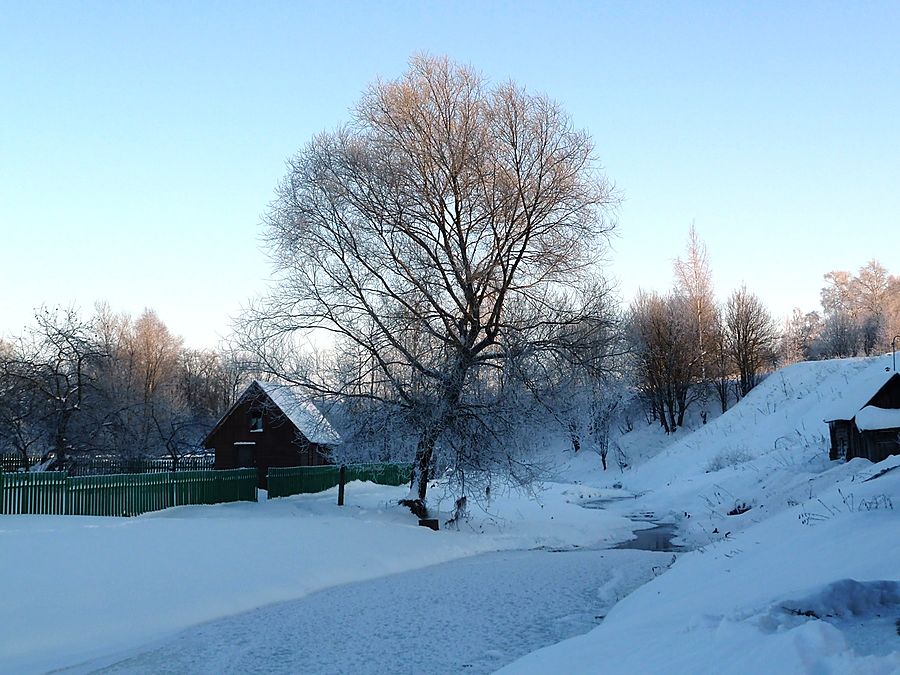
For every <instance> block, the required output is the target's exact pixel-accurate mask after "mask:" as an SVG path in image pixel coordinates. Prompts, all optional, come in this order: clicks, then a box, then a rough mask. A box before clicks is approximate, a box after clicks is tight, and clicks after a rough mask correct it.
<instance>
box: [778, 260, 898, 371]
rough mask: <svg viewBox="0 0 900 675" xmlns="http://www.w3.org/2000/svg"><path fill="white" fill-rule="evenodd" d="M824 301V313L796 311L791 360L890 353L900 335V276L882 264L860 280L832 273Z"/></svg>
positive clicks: (789, 331) (789, 327) (873, 263)
mask: <svg viewBox="0 0 900 675" xmlns="http://www.w3.org/2000/svg"><path fill="white" fill-rule="evenodd" d="M821 298H822V311H821V313H820V312H818V311H812V312H802V311H801V310H799V309H795V310H794V312H793V314H792V315H791V316H790V317H789V318H788V319H787V321H786V322H785V327H784V341H783V356H784V359H785V360H786V361H788V362H793V361H801V360H809V359H821V358H826V359H827V358H842V357H847V356H870V355H872V354H878V353H883V352H884V351H886V350H889V349H890V344H891V339H892V338H893V337H894V336H896V335H900V277H897V276H894V275H892V274H890V273H889V272H888V270H887V269H885V268H884V267H883V266H882V265H881V263H879V262H878V261H877V260H870V261H869V262H868V263H867V264H865V265H864V266H863V267H861V268H860V269H859V271H858V272H857V273H856V274H855V275H854V274H852V273H850V272H846V271H841V270H837V271H832V272H829V273H828V274H826V275H825V286H824V287H823V288H822V293H821Z"/></svg>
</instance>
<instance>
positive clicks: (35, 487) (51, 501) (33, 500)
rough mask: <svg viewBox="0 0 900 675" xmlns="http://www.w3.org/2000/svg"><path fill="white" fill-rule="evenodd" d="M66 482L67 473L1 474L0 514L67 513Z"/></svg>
mask: <svg viewBox="0 0 900 675" xmlns="http://www.w3.org/2000/svg"><path fill="white" fill-rule="evenodd" d="M66 482H67V477H66V474H64V473H51V472H37V473H0V513H40V514H51V515H52V514H58V513H65V511H66V490H67V485H66Z"/></svg>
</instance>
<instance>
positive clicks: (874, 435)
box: [825, 366, 900, 462]
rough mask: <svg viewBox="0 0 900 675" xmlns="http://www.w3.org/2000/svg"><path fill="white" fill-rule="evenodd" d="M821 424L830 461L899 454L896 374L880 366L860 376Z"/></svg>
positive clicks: (877, 458) (899, 384)
mask: <svg viewBox="0 0 900 675" xmlns="http://www.w3.org/2000/svg"><path fill="white" fill-rule="evenodd" d="M825 421H826V422H827V423H828V429H829V431H830V435H831V451H830V453H829V457H830V458H831V459H847V460H849V459H853V458H854V457H864V458H865V459H868V460H871V461H873V462H880V461H881V460H883V459H885V458H887V457H888V456H889V455H900V373H897V372H895V371H892V370H885V369H883V368H882V367H880V366H879V367H878V368H874V369H871V370H869V371H867V372H864V373H862V374H861V375H860V377H859V378H857V380H855V381H851V382H850V387H849V388H848V390H847V391H846V392H844V395H843V396H842V398H841V400H840V401H839V402H838V404H837V405H836V406H835V408H834V409H833V410H831V411H830V413H829V414H828V416H827V417H826V419H825Z"/></svg>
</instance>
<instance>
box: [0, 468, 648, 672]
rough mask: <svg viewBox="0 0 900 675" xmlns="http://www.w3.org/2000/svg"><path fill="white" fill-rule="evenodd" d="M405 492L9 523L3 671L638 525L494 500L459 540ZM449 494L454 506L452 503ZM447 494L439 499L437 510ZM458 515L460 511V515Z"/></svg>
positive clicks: (565, 491)
mask: <svg viewBox="0 0 900 675" xmlns="http://www.w3.org/2000/svg"><path fill="white" fill-rule="evenodd" d="M406 492H407V488H406V487H386V486H377V485H374V484H372V483H363V482H359V481H356V482H352V483H349V484H348V485H347V486H346V495H345V498H346V503H347V506H345V507H338V506H336V501H337V488H333V489H331V490H328V491H325V492H322V493H318V494H314V495H298V496H296V497H290V498H285V499H274V500H269V501H263V502H261V503H251V502H244V503H232V504H220V505H215V506H184V507H177V508H174V509H168V510H166V511H161V512H156V513H151V514H145V515H143V516H139V517H136V518H96V517H75V516H3V517H2V519H0V551H2V552H3V555H2V556H0V573H2V576H3V578H4V579H7V580H14V583H6V584H4V593H3V602H2V603H0V626H2V627H3V629H2V630H0V672H3V673H17V674H20V673H30V672H45V671H47V670H51V669H53V668H59V667H64V666H71V665H74V664H77V663H80V662H83V661H87V660H91V659H95V658H98V657H100V656H102V655H104V654H108V653H111V652H118V651H121V650H124V649H128V648H129V647H133V646H136V645H140V644H144V643H146V642H148V641H151V640H158V639H161V638H163V637H165V636H167V635H171V634H173V633H174V632H177V631H179V630H182V629H185V628H188V627H190V626H193V625H196V624H199V623H202V622H205V621H210V620H213V619H216V618H220V617H227V616H231V615H234V614H237V613H240V612H245V611H248V610H251V609H254V608H257V607H261V606H264V605H268V604H271V603H275V602H281V601H285V600H291V599H298V598H302V597H305V596H307V595H309V594H310V593H313V592H315V591H319V590H322V589H326V588H331V587H335V586H339V585H341V584H347V583H351V582H357V581H362V580H367V579H374V578H378V577H383V576H385V575H390V574H397V573H402V572H408V571H410V570H413V569H418V568H423V567H427V566H430V565H435V564H438V563H443V562H446V561H450V560H455V559H458V558H461V557H465V556H472V555H477V554H481V553H485V552H489V551H500V550H509V549H534V548H542V549H546V550H549V549H558V548H573V547H576V546H577V547H600V546H606V545H609V544H610V543H613V542H615V541H620V540H622V539H625V538H627V537H628V536H630V530H631V525H630V523H629V521H628V520H627V519H626V518H624V517H622V516H620V515H615V514H610V513H607V512H602V511H591V510H588V509H583V508H581V507H580V506H579V505H578V504H579V503H580V500H581V499H589V498H593V497H596V496H597V495H599V494H600V493H599V492H598V491H592V490H585V489H583V488H581V487H580V486H565V485H558V484H552V485H549V486H548V488H547V489H546V490H544V491H542V492H541V493H540V494H539V495H538V498H539V499H534V498H532V496H530V495H524V494H518V493H508V494H502V493H500V492H499V491H495V492H496V493H497V494H495V498H494V499H493V501H492V503H491V504H490V505H487V508H488V511H487V512H486V513H481V514H480V516H478V517H477V518H473V520H472V522H471V523H469V524H467V525H464V526H463V527H462V528H461V531H451V530H442V531H440V532H433V531H431V530H429V529H427V528H424V527H419V526H418V525H417V523H416V521H415V520H414V519H413V518H411V517H410V514H409V512H408V511H407V510H406V509H403V508H401V507H398V506H396V501H397V500H398V499H399V498H402V497H404V496H405V495H406ZM449 500H450V497H449V496H448V497H446V498H445V500H444V501H445V502H448V501H449ZM440 501H441V500H440V491H439V490H436V491H435V502H436V503H439V502H440ZM449 506H452V502H449V504H448V507H449Z"/></svg>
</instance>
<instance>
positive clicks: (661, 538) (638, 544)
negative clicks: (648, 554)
mask: <svg viewBox="0 0 900 675" xmlns="http://www.w3.org/2000/svg"><path fill="white" fill-rule="evenodd" d="M634 535H635V537H637V538H636V539H632V540H630V541H623V542H622V543H621V544H616V545H615V546H613V548H630V549H638V550H640V551H673V552H675V551H683V550H684V547H682V546H677V545H676V544H673V543H672V539H674V538H675V537H676V536H677V535H678V531H677V530H676V529H675V526H674V525H672V524H670V523H659V524H657V525H654V526H653V527H651V528H648V529H646V530H635V531H634Z"/></svg>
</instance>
